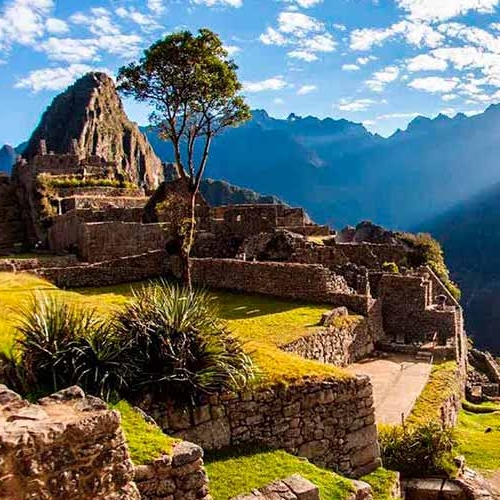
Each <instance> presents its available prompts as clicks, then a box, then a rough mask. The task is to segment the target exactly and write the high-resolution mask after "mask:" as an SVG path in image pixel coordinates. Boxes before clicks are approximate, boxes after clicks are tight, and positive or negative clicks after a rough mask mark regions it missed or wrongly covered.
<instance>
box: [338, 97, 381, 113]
mask: <svg viewBox="0 0 500 500" xmlns="http://www.w3.org/2000/svg"><path fill="white" fill-rule="evenodd" d="M374 104H377V101H374V100H373V99H355V100H352V101H350V100H348V99H341V100H340V102H339V104H338V105H337V108H338V109H339V110H340V111H346V112H349V113H354V112H358V111H366V110H367V109H368V108H371V107H372V106H373V105H374Z"/></svg>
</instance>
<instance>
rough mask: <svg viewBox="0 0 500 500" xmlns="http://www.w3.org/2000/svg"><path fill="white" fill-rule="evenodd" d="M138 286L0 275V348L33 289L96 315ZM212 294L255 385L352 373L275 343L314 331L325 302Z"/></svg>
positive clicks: (338, 377)
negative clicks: (61, 283) (63, 285)
mask: <svg viewBox="0 0 500 500" xmlns="http://www.w3.org/2000/svg"><path fill="white" fill-rule="evenodd" d="M140 286H147V283H133V284H124V285H118V286H114V287H106V288H87V289H75V290H72V291H67V290H61V289H59V288H57V287H55V286H54V285H53V284H51V283H49V282H47V281H45V280H43V279H40V278H38V277H36V276H34V275H30V274H27V273H17V274H15V273H5V272H4V273H0V351H2V352H6V353H8V352H9V351H10V349H11V347H12V345H13V339H14V336H15V332H14V329H13V321H14V320H15V313H16V309H17V308H18V307H19V305H20V304H21V303H23V302H25V301H27V300H29V299H30V298H31V297H32V296H33V295H34V294H36V293H38V292H44V293H49V294H56V295H60V296H61V297H62V298H64V300H65V301H69V302H72V303H77V304H78V305H81V306H82V307H88V308H94V309H95V310H96V312H97V313H99V314H101V315H103V316H106V315H108V314H109V313H110V311H113V310H116V309H117V308H119V307H120V306H121V305H123V304H124V303H125V302H126V301H127V300H128V297H130V295H131V293H132V290H133V288H137V287H140ZM213 293H214V295H215V297H216V298H217V299H218V302H219V308H220V313H221V317H222V318H223V319H224V320H225V321H226V322H227V325H228V327H229V330H230V331H231V332H232V333H233V334H234V335H235V336H237V337H238V338H239V339H241V340H242V341H243V342H244V344H245V349H246V350H247V351H248V352H249V353H250V354H251V356H252V357H253V358H254V360H255V362H256V364H257V365H258V367H259V369H260V372H261V375H260V377H259V380H258V382H257V387H270V386H273V385H280V384H285V385H288V384H290V383H300V381H303V380H311V379H327V378H331V379H336V380H342V379H350V378H352V377H353V376H352V375H351V374H349V373H348V372H347V371H346V370H343V369H341V368H338V367H335V366H333V365H326V364H323V363H320V362H317V361H312V360H306V359H304V358H302V357H300V356H298V355H294V354H290V353H287V352H284V351H282V350H281V349H280V347H279V346H280V345H283V344H284V343H287V342H292V341H293V340H296V339H298V338H300V337H302V336H304V335H310V334H313V333H315V332H316V331H319V327H318V322H319V319H320V318H321V315H322V314H323V313H324V312H325V311H327V310H328V309H329V306H327V305H324V306H322V305H318V304H307V303H303V302H294V301H284V300H277V299H275V298H271V297H265V296H258V295H245V294H240V293H230V292H219V291H217V292H213ZM343 321H344V322H345V324H346V325H347V324H348V323H349V322H353V321H354V322H355V321H359V317H356V316H351V317H348V318H345V319H344V320H343ZM338 326H340V323H338Z"/></svg>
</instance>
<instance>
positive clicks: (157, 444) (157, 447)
mask: <svg viewBox="0 0 500 500" xmlns="http://www.w3.org/2000/svg"><path fill="white" fill-rule="evenodd" d="M110 407H111V408H112V409H113V410H118V411H119V412H120V415H121V421H122V429H123V432H124V433H125V439H126V440H127V444H128V448H129V450H130V456H131V458H132V461H133V462H134V464H136V465H142V464H147V463H149V462H151V461H153V460H155V459H157V458H159V457H161V456H162V455H163V454H172V448H173V445H174V444H175V443H176V442H177V439H174V438H172V437H170V436H167V435H166V434H164V433H163V432H162V430H161V429H160V428H159V427H158V426H156V425H154V424H152V423H149V422H147V421H146V420H145V418H144V417H143V415H142V414H141V413H140V412H139V411H137V410H135V409H134V408H133V407H132V406H131V405H130V403H128V402H127V401H124V400H122V401H119V402H118V403H115V404H112V405H110Z"/></svg>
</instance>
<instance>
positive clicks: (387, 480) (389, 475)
mask: <svg viewBox="0 0 500 500" xmlns="http://www.w3.org/2000/svg"><path fill="white" fill-rule="evenodd" d="M361 480H362V481H364V482H365V483H368V484H369V485H370V486H371V487H372V490H373V500H393V497H392V496H391V492H392V490H393V486H394V485H395V483H396V481H397V480H398V474H397V473H396V472H394V471H392V470H387V469H384V468H382V467H380V468H378V469H377V470H376V471H375V472H372V473H371V474H368V475H367V476H363V477H362V478H361Z"/></svg>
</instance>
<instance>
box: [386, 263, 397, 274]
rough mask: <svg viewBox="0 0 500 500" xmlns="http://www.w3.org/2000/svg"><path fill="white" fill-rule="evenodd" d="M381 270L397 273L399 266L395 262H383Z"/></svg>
mask: <svg viewBox="0 0 500 500" xmlns="http://www.w3.org/2000/svg"><path fill="white" fill-rule="evenodd" d="M382 270H383V271H385V272H386V273H394V274H399V267H398V265H397V264H396V263H395V262H384V263H383V264H382Z"/></svg>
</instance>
